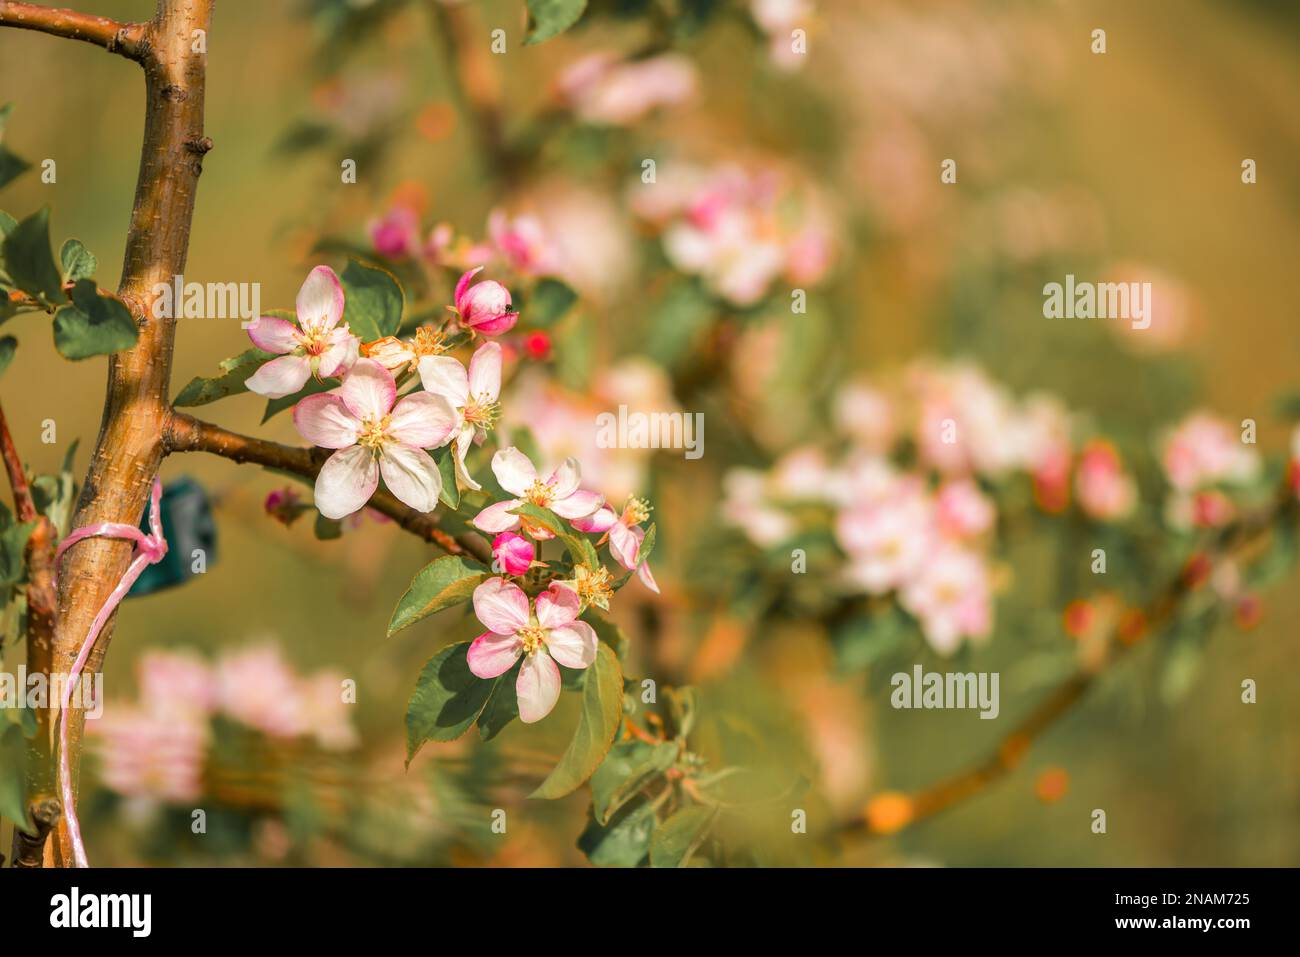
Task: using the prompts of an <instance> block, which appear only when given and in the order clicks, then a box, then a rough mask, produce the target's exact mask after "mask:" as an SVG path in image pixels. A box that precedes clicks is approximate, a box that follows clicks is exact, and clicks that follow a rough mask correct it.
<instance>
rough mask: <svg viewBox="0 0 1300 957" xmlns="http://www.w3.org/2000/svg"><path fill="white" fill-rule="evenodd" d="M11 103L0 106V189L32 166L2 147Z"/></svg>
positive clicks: (11, 107)
mask: <svg viewBox="0 0 1300 957" xmlns="http://www.w3.org/2000/svg"><path fill="white" fill-rule="evenodd" d="M13 108H14V105H13V104H12V103H6V104H5V105H4V106H0V189H3V188H4V187H5V186H8V185H9V183H11V182H12V181H13V180H14V179H15V178H16V177H18V176H20V175H21V174H23V173H24V172H26V171H27V170H29V169H31V167H32V164H31V163H29V162H27V161H26V160H24V159H20V158H19V157H18V156H15V155H14V154H13V153H12V152H10V151H9V148H8V147H6V146H5V145H4V131H5V123H6V122H8V120H9V114H10V112H11V111H12V110H13Z"/></svg>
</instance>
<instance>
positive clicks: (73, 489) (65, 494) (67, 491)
mask: <svg viewBox="0 0 1300 957" xmlns="http://www.w3.org/2000/svg"><path fill="white" fill-rule="evenodd" d="M77 445H78V441H77V440H76V439H73V440H72V442H71V444H69V446H68V451H67V452H66V453H65V454H64V456H63V466H62V468H60V469H59V473H58V474H57V475H38V476H36V477H35V478H34V479H32V501H33V502H34V503H35V505H36V510H37V511H38V512H40V513H41V514H42V515H44V516H45V517H46V518H48V519H49V520H50V521H51V522H53V523H54V527H55V529H56V530H57V531H58V533H59V537H60V538H62V537H63V536H65V535H67V534H68V530H69V524H70V522H71V520H72V510H73V507H74V506H75V505H76V504H77V479H76V475H75V474H74V473H73V471H72V464H73V462H75V461H76V456H77Z"/></svg>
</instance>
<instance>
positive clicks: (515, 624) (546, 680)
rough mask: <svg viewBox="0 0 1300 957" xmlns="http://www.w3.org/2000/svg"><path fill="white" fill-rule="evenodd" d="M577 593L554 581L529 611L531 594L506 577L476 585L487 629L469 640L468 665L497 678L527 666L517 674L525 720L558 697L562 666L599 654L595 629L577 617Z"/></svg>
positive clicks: (546, 710) (477, 606) (582, 664)
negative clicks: (470, 642) (517, 663)
mask: <svg viewBox="0 0 1300 957" xmlns="http://www.w3.org/2000/svg"><path fill="white" fill-rule="evenodd" d="M579 610H580V609H579V602H578V593H577V592H575V591H574V590H573V589H571V588H568V587H566V586H564V585H561V584H558V583H552V584H551V586H550V587H549V588H547V589H546V591H544V592H542V593H541V594H540V595H538V596H537V601H536V605H535V609H533V610H532V611H530V609H529V602H528V596H527V595H525V594H524V592H523V589H521V588H520V587H519V586H518V585H515V584H512V583H510V582H507V581H506V580H505V579H503V578H489V579H488V580H487V581H485V582H483V584H481V585H479V586H478V587H477V588H475V589H474V613H475V614H476V615H478V620H479V621H480V622H482V623H483V624H484V625H485V626H486V627H487V628H488V629H489V630H488V631H486V632H484V633H483V634H481V635H479V636H478V637H477V638H475V639H474V641H473V643H472V644H471V645H470V646H469V653H468V661H469V670H470V671H472V672H473V673H474V674H476V675H478V676H479V677H480V678H496V677H499V676H500V675H503V674H505V673H506V672H507V671H509V670H510V669H511V668H513V667H514V664H515V662H516V661H518V660H519V659H520V658H521V657H522V658H523V659H524V663H523V667H521V668H520V669H519V677H518V678H517V679H515V692H516V693H517V694H518V696H519V719H520V720H521V721H523V722H525V723H526V724H531V723H532V722H534V721H540V720H542V718H544V717H546V716H547V715H548V714H550V713H551V709H552V708H554V707H555V702H556V701H557V700H558V699H559V697H560V680H561V679H560V669H559V668H558V667H556V664H555V663H556V662H557V661H558V662H559V663H560V664H562V665H564V666H565V667H566V668H578V669H581V668H586V667H588V666H589V665H590V664H591V663H592V662H593V661H595V660H596V642H597V639H596V632H595V631H594V630H592V627H591V626H590V625H589V624H587V623H586V622H585V621H578V620H577V619H578V613H579Z"/></svg>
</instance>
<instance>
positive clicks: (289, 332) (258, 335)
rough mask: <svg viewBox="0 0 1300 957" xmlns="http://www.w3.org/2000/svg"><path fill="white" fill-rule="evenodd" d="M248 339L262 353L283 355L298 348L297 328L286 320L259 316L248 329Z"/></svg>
mask: <svg viewBox="0 0 1300 957" xmlns="http://www.w3.org/2000/svg"><path fill="white" fill-rule="evenodd" d="M248 338H250V339H252V340H253V345H255V346H257V348H259V349H261V350H262V351H263V352H274V353H276V354H277V355H284V353H286V352H292V351H293V350H294V349H296V348H298V327H297V326H295V325H294V324H293V323H292V322H289V321H288V320H287V319H277V318H275V317H274V316H259V317H258V319H257V321H256V322H254V323H253V324H252V325H251V326H249V327H248Z"/></svg>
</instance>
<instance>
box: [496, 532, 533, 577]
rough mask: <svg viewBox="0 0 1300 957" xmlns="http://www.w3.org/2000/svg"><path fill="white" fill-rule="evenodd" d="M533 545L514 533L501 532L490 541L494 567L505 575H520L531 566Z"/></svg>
mask: <svg viewBox="0 0 1300 957" xmlns="http://www.w3.org/2000/svg"><path fill="white" fill-rule="evenodd" d="M534 554H535V552H534V549H533V543H532V542H530V541H529V540H528V539H526V538H524V537H523V536H522V535H517V534H515V533H514V532H502V533H501V534H500V535H498V536H497V537H496V538H494V539H492V557H493V558H495V559H496V561H495V563H494V564H495V565H496V567H497V568H499V569H501V571H503V572H505V574H507V575H516V576H517V575H522V574H524V573H525V572H527V571H528V569H529V567H530V566H531V565H532V564H533V555H534Z"/></svg>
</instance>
